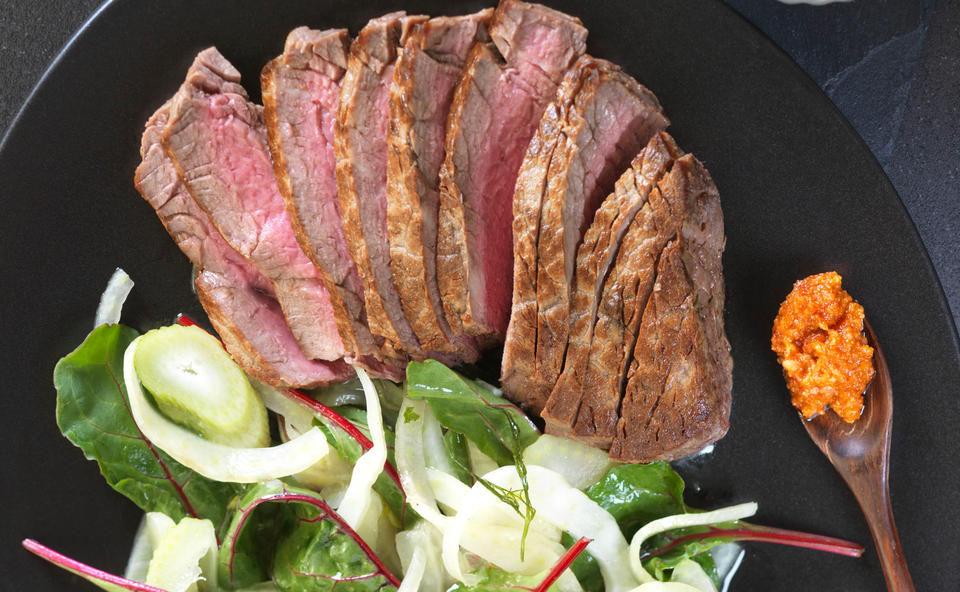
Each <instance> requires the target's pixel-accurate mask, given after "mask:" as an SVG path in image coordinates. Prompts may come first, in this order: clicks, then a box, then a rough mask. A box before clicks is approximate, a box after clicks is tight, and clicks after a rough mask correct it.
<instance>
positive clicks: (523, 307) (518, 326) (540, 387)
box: [500, 76, 582, 414]
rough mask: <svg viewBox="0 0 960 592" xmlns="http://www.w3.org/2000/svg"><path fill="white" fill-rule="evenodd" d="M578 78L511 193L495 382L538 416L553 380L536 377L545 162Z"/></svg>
mask: <svg viewBox="0 0 960 592" xmlns="http://www.w3.org/2000/svg"><path fill="white" fill-rule="evenodd" d="M581 82H582V79H581V78H579V77H576V76H571V77H570V78H569V80H568V82H567V83H565V84H563V85H561V87H560V90H559V91H558V96H557V100H556V101H554V102H553V103H550V104H549V105H547V109H546V111H544V113H543V117H542V118H541V119H540V125H539V127H538V128H537V133H535V134H534V135H533V138H532V139H531V140H530V144H529V146H527V153H526V155H525V156H524V158H523V164H522V165H521V166H520V174H519V175H517V185H516V190H515V192H514V194H513V257H514V264H513V304H512V307H511V313H510V325H509V327H508V329H507V338H506V342H505V343H504V351H503V362H502V367H501V377H500V383H501V385H502V387H503V390H504V392H505V393H506V394H507V396H508V397H509V398H510V399H511V400H512V401H513V402H514V403H517V404H518V405H520V406H521V407H523V408H524V409H525V410H526V411H527V412H528V413H532V414H539V413H540V410H541V409H543V406H544V404H545V402H546V400H547V397H548V396H549V395H550V391H551V390H552V388H553V382H551V381H548V380H542V379H540V378H539V376H538V374H537V361H536V350H537V277H538V273H537V272H538V267H539V261H538V254H537V242H538V241H539V237H540V209H541V207H542V206H543V198H544V195H545V193H546V191H547V186H548V183H549V169H550V163H551V162H552V160H553V157H554V154H555V152H556V151H557V150H558V147H559V146H560V145H561V143H562V140H561V138H562V136H563V128H564V119H565V111H566V110H567V109H569V108H570V106H571V103H572V100H573V97H574V96H575V95H576V94H577V93H578V92H579V91H580V88H581V84H580V83H581Z"/></svg>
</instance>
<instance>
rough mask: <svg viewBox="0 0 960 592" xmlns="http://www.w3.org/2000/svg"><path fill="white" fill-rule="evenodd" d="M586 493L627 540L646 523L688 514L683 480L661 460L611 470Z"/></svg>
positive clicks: (620, 466)
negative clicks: (604, 511)
mask: <svg viewBox="0 0 960 592" xmlns="http://www.w3.org/2000/svg"><path fill="white" fill-rule="evenodd" d="M586 493H587V497H589V498H590V499H592V500H593V501H595V502H597V503H598V504H599V505H600V507H602V508H603V509H604V510H606V511H607V512H609V513H610V514H611V515H612V516H613V517H614V518H615V519H616V520H617V524H619V525H620V529H621V530H622V531H623V534H624V535H625V536H626V537H627V540H630V537H632V536H633V533H635V532H636V531H637V530H639V529H640V527H641V526H643V525H644V524H646V523H647V522H650V521H652V520H656V519H657V518H663V517H664V516H672V515H674V514H682V513H684V512H686V511H688V508H687V506H686V505H685V504H684V503H683V479H682V478H681V477H680V475H678V474H677V473H675V472H674V470H673V469H672V468H670V465H669V464H668V463H665V462H662V461H661V462H654V463H650V464H646V465H619V466H616V467H613V468H612V469H610V470H609V471H607V474H606V475H604V476H603V478H602V479H601V480H600V481H599V482H598V483H596V484H595V485H593V486H592V487H590V488H589V489H588V490H587V492H586Z"/></svg>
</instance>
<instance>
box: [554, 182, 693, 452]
mask: <svg viewBox="0 0 960 592" xmlns="http://www.w3.org/2000/svg"><path fill="white" fill-rule="evenodd" d="M681 215H682V211H679V212H678V211H675V210H673V209H672V208H670V205H669V203H668V202H667V201H666V200H665V199H664V197H663V194H662V192H661V190H660V189H659V187H658V188H654V189H653V190H651V191H650V195H649V197H648V199H647V203H646V204H644V206H643V208H641V210H640V212H639V213H638V214H637V215H636V217H635V218H634V219H633V222H632V223H631V225H630V228H629V230H628V231H627V234H626V235H625V236H624V238H623V242H621V244H620V250H619V252H618V253H617V259H616V263H615V265H614V267H613V269H611V271H610V274H609V276H608V278H607V281H606V282H605V283H604V286H603V294H602V296H601V298H600V302H599V306H598V308H597V319H596V324H595V325H594V335H593V343H592V344H591V349H590V354H589V357H588V360H587V369H586V373H585V376H584V378H583V384H584V388H583V391H582V395H583V396H582V398H581V399H580V406H579V409H578V410H577V415H576V418H575V419H574V423H573V433H574V434H575V437H576V438H577V439H578V440H581V441H584V442H588V443H590V444H591V445H594V446H599V447H601V448H609V447H610V443H611V442H612V440H613V436H614V433H615V431H616V426H617V419H618V418H619V411H620V399H621V397H622V395H623V384H624V380H625V377H626V374H627V369H628V368H629V363H630V360H631V352H632V351H633V344H634V343H635V342H636V339H637V334H638V331H639V326H640V320H641V317H642V315H643V310H644V307H645V306H646V303H647V299H648V298H649V297H650V293H651V291H652V290H653V284H654V280H655V278H656V268H657V260H658V258H659V256H660V252H661V251H662V250H663V247H664V245H666V244H667V241H669V240H670V239H671V238H673V237H674V236H675V235H676V229H677V225H678V224H679V222H680V218H679V217H680V216H681ZM553 426H554V427H553V428H552V429H556V428H557V427H558V426H559V424H557V423H554V424H553Z"/></svg>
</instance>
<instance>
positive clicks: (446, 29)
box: [387, 9, 493, 361]
mask: <svg viewBox="0 0 960 592" xmlns="http://www.w3.org/2000/svg"><path fill="white" fill-rule="evenodd" d="M492 12H493V10H492V9H486V10H483V11H481V12H479V13H476V14H472V15H466V16H462V17H440V18H434V19H430V20H429V21H427V22H426V23H424V24H423V25H421V26H420V27H418V28H417V29H416V30H415V31H414V32H413V33H412V34H411V35H410V36H409V37H408V38H407V41H406V43H405V45H404V47H403V51H402V52H401V54H400V57H399V58H398V59H397V63H396V66H395V68H394V73H393V85H392V86H391V89H390V128H389V130H388V135H387V142H388V154H387V234H388V236H389V239H390V267H391V270H392V272H393V280H394V285H395V286H396V289H397V293H398V294H399V295H400V301H401V304H402V305H403V310H404V312H405V313H406V316H407V319H409V321H410V324H411V326H412V327H413V329H414V331H415V332H416V334H417V338H418V339H419V340H420V344H421V345H422V346H423V347H424V349H428V350H435V351H439V352H446V353H449V354H454V355H456V356H457V357H459V358H460V359H463V360H465V361H472V360H475V359H476V358H477V357H478V352H477V347H476V344H475V342H474V341H473V339H472V338H470V337H468V336H463V335H461V336H456V335H454V334H453V333H452V331H451V329H450V326H449V324H448V323H447V320H446V318H445V316H444V312H443V304H442V302H441V298H440V291H439V288H438V284H437V269H436V266H437V260H436V246H437V211H438V208H439V203H438V200H439V190H438V183H439V178H438V174H439V169H440V165H441V164H442V162H443V148H444V146H443V132H444V126H445V122H446V115H447V112H448V110H449V106H450V100H451V97H452V93H453V89H454V87H455V85H456V81H457V78H458V76H459V74H460V71H461V68H462V66H463V60H464V59H465V57H466V53H467V52H468V51H469V49H470V48H471V47H472V45H473V43H474V41H475V40H483V39H485V38H486V23H487V21H488V20H489V18H490V15H491V13H492ZM438 131H439V134H438V133H437V132H438Z"/></svg>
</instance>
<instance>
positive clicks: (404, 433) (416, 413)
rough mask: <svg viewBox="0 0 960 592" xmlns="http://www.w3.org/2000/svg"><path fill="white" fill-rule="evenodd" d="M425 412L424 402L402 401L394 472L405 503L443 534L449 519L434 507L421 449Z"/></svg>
mask: <svg viewBox="0 0 960 592" xmlns="http://www.w3.org/2000/svg"><path fill="white" fill-rule="evenodd" d="M428 412H429V407H428V406H427V403H426V401H413V400H410V399H404V401H403V405H402V406H401V407H400V416H399V418H398V419H397V429H396V434H397V438H396V449H395V453H396V459H397V472H398V473H399V474H400V483H401V484H402V485H403V490H404V491H405V492H406V494H407V503H409V504H410V505H411V506H413V509H414V510H416V512H417V514H420V516H422V517H423V519H424V520H427V521H428V522H430V523H431V524H433V525H434V526H436V527H437V528H439V529H440V530H441V531H442V530H443V529H444V528H445V527H446V526H447V523H448V522H449V520H450V519H449V518H448V517H446V516H444V515H443V514H441V513H440V510H439V509H438V508H437V500H436V497H435V496H434V493H433V490H432V489H431V488H430V482H429V478H428V477H427V461H426V457H425V454H424V450H423V424H424V419H423V418H424V415H426V414H427V413H428Z"/></svg>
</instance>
